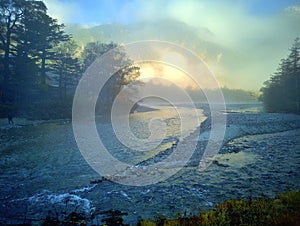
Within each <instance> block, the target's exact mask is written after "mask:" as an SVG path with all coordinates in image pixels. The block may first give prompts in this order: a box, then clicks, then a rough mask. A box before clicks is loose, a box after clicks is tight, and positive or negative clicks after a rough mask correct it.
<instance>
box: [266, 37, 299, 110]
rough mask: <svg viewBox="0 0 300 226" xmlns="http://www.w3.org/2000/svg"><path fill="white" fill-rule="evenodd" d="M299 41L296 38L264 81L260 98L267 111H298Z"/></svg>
mask: <svg viewBox="0 0 300 226" xmlns="http://www.w3.org/2000/svg"><path fill="white" fill-rule="evenodd" d="M299 84H300V41H299V38H297V39H296V40H295V42H294V44H293V45H292V47H291V49H290V54H289V55H288V57H287V58H286V59H282V60H281V63H280V64H279V67H278V69H277V71H276V72H275V73H274V74H273V75H272V76H271V78H270V79H269V80H268V81H266V82H265V83H264V87H263V88H262V89H261V91H262V100H263V102H264V105H265V108H266V110H267V111H281V112H296V113H300V86H299Z"/></svg>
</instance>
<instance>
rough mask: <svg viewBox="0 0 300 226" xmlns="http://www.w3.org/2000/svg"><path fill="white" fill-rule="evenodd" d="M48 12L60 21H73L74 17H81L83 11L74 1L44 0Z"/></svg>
mask: <svg viewBox="0 0 300 226" xmlns="http://www.w3.org/2000/svg"><path fill="white" fill-rule="evenodd" d="M44 3H45V4H46V6H47V8H48V14H49V15H50V16H51V17H53V18H55V19H57V20H58V21H59V22H60V23H73V21H74V18H75V17H77V18H78V17H82V15H83V12H82V11H81V9H80V5H78V4H77V3H76V2H75V1H70V2H62V1H59V0H44Z"/></svg>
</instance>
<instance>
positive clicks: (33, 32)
mask: <svg viewBox="0 0 300 226" xmlns="http://www.w3.org/2000/svg"><path fill="white" fill-rule="evenodd" d="M111 49H116V50H115V52H114V53H115V54H118V56H120V57H119V58H118V59H116V61H117V62H111V64H114V63H116V64H117V63H120V62H121V63H124V62H127V63H130V60H129V59H128V58H127V57H126V54H125V52H124V49H123V48H122V47H121V46H119V45H117V44H112V43H111V44H103V43H87V44H86V45H85V46H81V47H79V46H78V45H77V44H76V42H75V41H74V40H73V38H72V37H71V35H69V34H67V33H65V31H64V25H63V24H59V23H58V21H57V20H56V19H53V18H51V17H50V16H49V15H48V14H47V7H46V5H45V4H44V3H43V2H42V1H36V0H13V1H12V0H1V1H0V117H7V115H8V114H12V115H14V116H22V117H28V118H33V119H37V118H39V119H51V118H67V117H70V115H71V106H72V97H73V95H74V92H75V88H76V86H77V84H78V81H79V80H80V78H81V76H82V74H83V73H84V71H85V70H86V69H87V68H88V67H89V66H90V65H91V63H92V62H93V61H94V60H95V59H96V58H97V57H99V56H101V55H102V54H104V53H105V52H107V51H109V50H111ZM138 76H139V68H137V67H135V66H128V67H126V68H124V69H122V70H119V71H118V72H117V73H115V74H114V75H113V76H112V77H111V79H110V81H109V82H108V83H107V84H106V88H105V90H106V91H107V92H106V94H105V95H106V96H105V97H104V99H105V100H104V101H103V102H102V103H101V106H100V109H104V108H105V107H103V105H109V104H111V100H112V99H113V98H114V97H115V96H116V95H117V93H118V92H119V91H120V87H121V86H122V85H126V84H128V83H130V82H132V81H134V80H136V79H137V78H138ZM107 96H109V98H106V97H107Z"/></svg>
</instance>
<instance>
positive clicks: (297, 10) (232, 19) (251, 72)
mask: <svg viewBox="0 0 300 226" xmlns="http://www.w3.org/2000/svg"><path fill="white" fill-rule="evenodd" d="M44 2H45V3H46V6H47V7H48V12H49V14H50V15H51V16H52V17H54V18H57V19H58V20H59V22H61V23H65V24H70V23H72V24H73V23H76V24H82V25H85V26H93V25H99V24H105V23H121V24H134V23H137V22H140V21H154V20H155V21H159V20H161V19H165V18H171V19H174V20H178V21H181V22H184V23H186V24H187V25H188V26H191V27H193V28H195V29H197V28H205V29H207V30H208V31H209V32H210V33H211V34H212V38H211V40H208V41H211V42H213V43H214V44H216V45H218V46H220V52H218V54H216V56H215V59H214V60H212V59H210V60H208V62H207V63H208V65H209V66H210V67H211V70H212V71H213V72H214V73H215V75H216V77H217V79H218V81H219V82H220V83H221V85H223V86H227V87H230V88H243V89H247V90H253V91H257V90H258V89H259V88H260V87H261V86H262V83H263V82H264V81H265V80H267V79H268V77H269V76H270V74H271V73H273V72H274V71H275V70H276V67H277V65H278V63H279V62H280V59H281V58H284V57H286V56H287V54H288V49H289V48H290V46H291V45H292V43H293V40H294V39H295V38H296V37H300V0H184V1H183V0H151V1H150V0H149V1H147V0H44ZM199 35H200V34H199ZM200 38H201V37H200ZM166 41H168V40H166ZM225 50H226V51H225ZM192 51H193V50H192ZM207 51H208V52H209V51H210V50H209V49H208V50H207ZM204 60H205V59H204Z"/></svg>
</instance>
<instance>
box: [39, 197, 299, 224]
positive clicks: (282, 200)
mask: <svg viewBox="0 0 300 226" xmlns="http://www.w3.org/2000/svg"><path fill="white" fill-rule="evenodd" d="M64 214H66V213H64ZM97 215H102V216H104V218H103V219H102V223H100V221H99V220H98V218H97ZM124 215H127V213H124V212H121V211H118V210H109V211H105V212H99V213H97V212H96V211H94V212H93V213H91V216H90V218H87V217H86V216H84V215H81V214H78V213H76V212H72V213H70V214H68V215H67V216H66V217H64V218H59V217H58V215H57V214H56V217H50V216H47V217H46V218H45V220H44V222H43V225H108V226H110V225H111V226H114V225H127V224H125V223H124V222H123V218H122V216H124ZM299 224H300V191H290V192H286V193H282V194H280V195H278V196H276V197H275V198H274V199H258V200H252V199H251V198H249V199H248V200H228V201H225V202H224V203H221V204H217V206H216V208H215V209H213V210H209V211H207V212H202V213H200V214H199V215H198V216H186V214H185V215H184V216H181V215H180V214H178V217H177V219H167V218H166V217H164V216H158V217H157V219H156V220H155V221H153V220H140V221H139V222H138V224H137V225H138V226H155V225H157V226H188V225H189V226H193V225H205V226H211V225H216V226H221V225H224V226H225V225H245V226H246V225H252V226H255V225H257V226H260V225H285V226H286V225H295V226H296V225H299Z"/></svg>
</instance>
